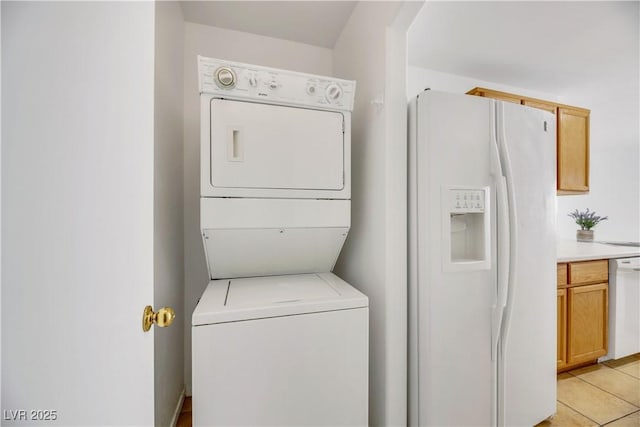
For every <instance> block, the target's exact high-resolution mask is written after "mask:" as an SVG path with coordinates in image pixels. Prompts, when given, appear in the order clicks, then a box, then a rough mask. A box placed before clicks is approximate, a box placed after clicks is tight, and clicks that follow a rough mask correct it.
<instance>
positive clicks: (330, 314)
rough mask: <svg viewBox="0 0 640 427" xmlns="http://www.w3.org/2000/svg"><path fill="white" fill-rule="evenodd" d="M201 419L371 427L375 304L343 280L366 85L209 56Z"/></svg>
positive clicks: (196, 340) (196, 349)
mask: <svg viewBox="0 0 640 427" xmlns="http://www.w3.org/2000/svg"><path fill="white" fill-rule="evenodd" d="M198 67H199V84H200V94H201V96H200V99H201V185H200V188H201V199H200V202H201V206H200V226H201V232H202V238H203V244H204V250H205V254H206V259H207V268H208V270H209V277H210V279H211V282H210V283H209V285H208V286H207V288H206V290H205V292H204V294H203V295H202V297H201V299H200V301H199V303H198V305H197V307H196V309H195V311H194V313H193V317H192V346H193V348H192V357H193V368H192V372H193V423H194V426H204V425H279V426H286V425H363V426H364V425H367V420H368V416H367V414H368V299H367V297H366V296H364V295H363V294H362V293H360V292H359V291H357V290H356V289H355V288H353V287H352V286H350V285H349V284H347V283H346V282H344V281H343V280H342V279H340V278H338V277H337V276H335V275H334V274H333V273H331V270H333V267H334V265H335V263H336V260H337V258H338V255H339V254H340V250H341V249H342V246H343V244H344V241H345V239H346V237H347V235H348V232H349V227H350V219H351V210H350V209H351V200H350V199H351V167H350V165H351V109H352V107H353V99H354V93H355V82H353V81H346V80H339V79H333V78H330V77H322V76H314V75H308V74H301V73H295V72H291V71H284V70H276V69H272V68H266V67H259V66H254V65H248V64H239V63H232V62H228V61H221V60H217V59H212V58H204V57H198Z"/></svg>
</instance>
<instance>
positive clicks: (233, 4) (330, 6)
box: [181, 1, 356, 49]
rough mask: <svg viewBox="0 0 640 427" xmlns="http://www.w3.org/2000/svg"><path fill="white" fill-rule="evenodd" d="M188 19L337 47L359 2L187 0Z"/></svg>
mask: <svg viewBox="0 0 640 427" xmlns="http://www.w3.org/2000/svg"><path fill="white" fill-rule="evenodd" d="M181 5H182V13H183V15H184V19H185V21H189V22H194V23H196V24H204V25H210V26H214V27H219V28H226V29H229V30H236V31H244V32H248V33H253V34H260V35H263V36H268V37H275V38H279V39H284V40H291V41H295V42H299V43H306V44H310V45H314V46H320V47H325V48H329V49H333V46H334V45H335V43H336V40H338V37H339V36H340V33H341V32H342V29H343V28H344V26H345V24H346V23H347V20H348V19H349V16H351V12H352V11H353V8H354V7H355V5H356V2H355V1H184V2H181Z"/></svg>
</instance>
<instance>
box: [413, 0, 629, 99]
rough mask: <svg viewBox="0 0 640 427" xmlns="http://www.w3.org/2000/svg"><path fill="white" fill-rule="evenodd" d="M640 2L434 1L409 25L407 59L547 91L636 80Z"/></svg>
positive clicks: (445, 70)
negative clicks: (587, 84)
mask: <svg viewBox="0 0 640 427" xmlns="http://www.w3.org/2000/svg"><path fill="white" fill-rule="evenodd" d="M639 6H640V2H637V1H634V2H437V1H429V2H427V3H426V4H425V6H424V7H423V8H422V10H421V11H420V13H419V15H418V17H417V18H416V20H415V21H414V23H413V25H412V27H411V29H410V31H409V36H408V40H409V41H408V56H409V64H410V65H415V66H419V67H422V68H428V69H433V70H437V71H442V72H446V73H451V74H457V75H462V76H467V77H473V78H477V79H480V80H486V81H490V82H500V83H502V84H507V85H511V86H517V87H522V88H527V89H532V90H539V91H543V92H548V93H551V92H556V93H562V91H563V90H567V89H570V88H572V87H579V86H580V85H583V84H584V83H585V82H594V81H598V82H599V81H602V80H603V79H608V81H610V82H614V81H616V80H619V79H628V80H626V81H634V82H637V80H638V73H639V65H638V61H639V59H638V58H639V49H640V48H639V38H640V34H639V21H640V7H639ZM605 81H607V80H605ZM636 85H637V83H636ZM636 87H637V86H636Z"/></svg>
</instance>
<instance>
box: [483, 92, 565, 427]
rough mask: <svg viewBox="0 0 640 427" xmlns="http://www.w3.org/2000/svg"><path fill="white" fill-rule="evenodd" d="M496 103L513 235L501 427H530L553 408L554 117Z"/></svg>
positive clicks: (503, 341) (500, 393) (501, 372)
mask: <svg viewBox="0 0 640 427" xmlns="http://www.w3.org/2000/svg"><path fill="white" fill-rule="evenodd" d="M496 107H497V119H498V122H497V124H498V126H497V129H498V131H497V135H498V142H499V147H500V156H501V161H502V162H501V163H502V165H503V169H504V172H505V176H506V180H507V191H508V198H509V201H510V206H509V214H510V237H511V239H510V240H511V241H510V256H509V259H510V264H509V289H508V295H507V306H506V309H505V314H504V318H503V323H502V337H501V346H500V360H499V362H498V384H499V385H498V396H499V397H498V398H499V404H498V425H503V426H531V425H535V424H537V423H538V422H540V421H542V420H544V419H545V418H547V417H549V416H551V415H553V414H554V413H555V411H556V360H555V359H556V357H555V356H556V306H555V304H556V276H555V275H556V240H555V239H556V237H555V228H556V198H555V188H556V186H555V165H556V160H555V149H556V146H555V140H556V126H555V123H556V120H555V117H554V116H553V114H551V113H548V112H545V111H541V110H536V109H533V108H528V107H523V106H520V105H513V104H509V103H505V102H497V104H496Z"/></svg>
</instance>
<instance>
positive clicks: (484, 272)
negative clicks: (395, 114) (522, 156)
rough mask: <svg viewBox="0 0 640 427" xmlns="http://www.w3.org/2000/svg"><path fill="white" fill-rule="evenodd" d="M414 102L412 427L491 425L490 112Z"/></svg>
mask: <svg viewBox="0 0 640 427" xmlns="http://www.w3.org/2000/svg"><path fill="white" fill-rule="evenodd" d="M416 102H417V105H415V106H413V107H412V109H415V111H412V112H411V115H412V116H414V115H415V117H416V120H415V121H414V127H415V128H414V129H412V131H411V135H412V139H411V142H410V164H409V169H410V176H411V179H410V186H409V192H410V196H409V199H410V201H409V203H410V205H409V206H410V214H409V215H410V217H409V224H410V231H409V233H410V235H411V237H410V239H409V242H410V260H409V270H410V273H409V278H410V279H409V295H410V297H409V299H410V314H409V316H410V327H409V329H410V349H411V350H410V352H411V355H410V361H409V363H410V369H411V372H410V375H409V378H410V391H409V395H410V401H409V402H410V403H409V412H410V424H411V425H426V426H454V425H492V424H495V418H494V416H495V414H494V410H493V408H494V407H495V404H496V402H495V387H496V384H495V381H494V378H495V375H496V372H495V363H494V362H493V361H492V351H491V337H492V333H491V326H492V322H491V318H492V307H493V306H494V305H495V302H496V274H497V273H496V265H495V259H496V243H495V240H496V239H495V238H494V235H495V228H496V219H495V215H494V214H493V213H494V212H495V207H496V206H495V196H494V195H495V192H494V190H495V185H494V177H492V175H491V157H490V147H491V143H492V138H493V137H494V126H493V125H492V123H493V118H494V107H493V106H494V104H493V101H491V100H488V99H485V98H480V97H471V96H464V95H454V94H446V93H440V92H435V91H427V92H424V93H422V94H420V95H419V96H418V98H417V101H416ZM458 196H459V198H458ZM465 197H466V199H465ZM458 200H459V201H460V205H459V207H458V204H457V201H458ZM465 201H466V202H467V207H466V208H465ZM478 242H479V243H478ZM476 243H477V244H476ZM485 243H487V245H485Z"/></svg>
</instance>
